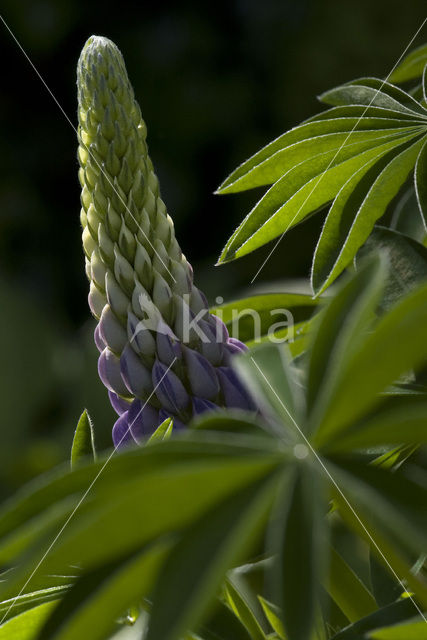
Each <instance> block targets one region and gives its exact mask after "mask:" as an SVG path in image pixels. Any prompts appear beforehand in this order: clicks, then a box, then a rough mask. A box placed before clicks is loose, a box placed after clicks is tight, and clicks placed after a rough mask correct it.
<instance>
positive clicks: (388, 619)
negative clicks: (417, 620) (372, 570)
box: [331, 599, 416, 640]
mask: <svg viewBox="0 0 427 640" xmlns="http://www.w3.org/2000/svg"><path fill="white" fill-rule="evenodd" d="M414 613H416V609H415V607H414V605H413V603H412V602H411V601H410V600H408V599H406V600H400V601H399V602H394V603H393V604H390V605H388V606H386V607H383V608H382V609H379V611H375V613H372V614H371V615H370V616H367V617H366V618H363V619H362V620H359V621H358V622H355V623H354V624H352V625H350V626H349V627H346V628H345V629H343V630H342V631H339V632H338V633H337V634H335V635H334V636H333V637H332V638H331V640H365V639H366V635H365V633H367V632H368V631H372V630H373V629H378V627H382V626H384V625H391V624H393V623H395V622H401V621H402V620H407V619H408V618H412V617H413V616H414ZM399 640H403V638H402V639H399ZM405 640H406V638H405Z"/></svg>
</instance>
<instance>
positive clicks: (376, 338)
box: [312, 285, 427, 447]
mask: <svg viewBox="0 0 427 640" xmlns="http://www.w3.org/2000/svg"><path fill="white" fill-rule="evenodd" d="M426 360H427V286H426V285H423V286H421V287H419V288H417V289H416V290H415V291H413V292H411V293H410V294H409V295H408V296H406V297H405V298H404V299H403V300H401V301H400V302H399V303H398V304H397V305H395V306H394V307H393V308H392V309H391V310H390V311H389V312H388V313H387V314H385V315H384V316H383V317H382V318H381V319H380V320H379V322H378V323H377V325H376V328H375V330H374V331H373V332H372V333H371V334H369V335H368V336H367V337H366V339H365V340H364V342H363V345H361V346H360V348H359V349H357V350H356V351H355V352H354V353H352V354H350V357H348V358H347V360H346V362H345V367H343V370H342V373H341V375H340V378H339V380H336V383H335V385H334V389H333V390H331V392H330V393H329V396H328V397H326V396H324V397H323V399H322V404H318V406H317V407H315V408H314V409H313V415H312V419H313V422H316V423H317V424H321V426H320V427H319V429H318V431H317V433H316V434H315V436H314V442H315V445H316V446H319V447H320V446H324V445H325V444H327V443H328V441H330V440H331V438H333V437H335V436H336V435H337V433H338V432H340V431H342V430H344V429H345V428H347V427H348V426H349V424H351V423H354V422H355V421H356V420H358V419H360V418H361V417H362V416H363V415H364V414H365V413H366V412H367V411H368V410H370V409H371V408H372V407H374V406H375V405H378V403H379V402H380V400H381V397H380V396H379V394H380V393H381V391H384V390H385V388H386V387H387V386H388V385H389V384H391V383H392V382H393V381H395V380H397V379H398V378H399V376H401V375H402V374H404V373H406V372H408V371H409V370H411V369H415V370H416V369H417V368H419V367H420V366H421V365H422V364H424V363H425V361H426ZM355 397H357V403H355V402H354V398H355ZM349 406H351V407H352V410H351V412H349V410H348V408H349Z"/></svg>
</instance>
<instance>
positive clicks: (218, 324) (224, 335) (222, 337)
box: [209, 313, 228, 342]
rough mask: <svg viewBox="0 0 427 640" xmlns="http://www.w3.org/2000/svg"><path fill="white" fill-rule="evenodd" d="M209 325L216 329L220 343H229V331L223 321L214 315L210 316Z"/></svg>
mask: <svg viewBox="0 0 427 640" xmlns="http://www.w3.org/2000/svg"><path fill="white" fill-rule="evenodd" d="M209 323H210V324H212V325H213V326H214V327H215V331H216V335H217V341H218V342H227V340H228V329H227V327H226V326H225V324H224V323H223V321H222V320H221V318H218V316H216V315H215V314H214V313H210V314H209Z"/></svg>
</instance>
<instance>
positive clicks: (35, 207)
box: [0, 0, 424, 493]
mask: <svg viewBox="0 0 427 640" xmlns="http://www.w3.org/2000/svg"><path fill="white" fill-rule="evenodd" d="M406 8H407V10H405V11H403V12H402V11H401V5H400V3H399V4H398V3H397V2H394V1H390V0H377V1H376V2H375V3H372V2H369V1H368V0H358V1H357V2H356V1H353V0H351V1H349V2H345V3H338V2H336V0H325V1H315V0H311V1H310V0H298V1H297V0H294V1H290V0H287V1H282V0H265V1H264V2H263V3H258V2H255V0H230V2H227V3H223V4H222V5H220V6H218V4H215V3H196V2H194V1H192V2H181V3H179V5H178V4H176V3H175V4H174V3H170V4H168V3H162V4H161V5H156V4H155V3H154V4H153V3H139V4H137V3H130V2H123V3H121V5H120V7H118V6H117V7H116V9H113V10H107V9H106V7H105V3H101V2H99V1H98V0H95V1H94V2H91V3H84V4H83V3H82V2H77V1H72V0H32V1H31V2H30V1H29V0H22V1H21V2H19V3H16V2H12V1H11V0H4V2H3V3H2V15H3V17H4V19H5V21H6V22H7V24H8V25H9V27H10V28H11V30H12V31H13V33H14V34H15V35H16V37H17V39H18V40H19V42H20V43H21V44H22V46H23V48H24V49H25V51H26V52H27V53H28V55H29V57H30V58H31V60H32V62H33V63H34V65H35V66H36V68H37V69H38V70H39V72H40V73H41V75H42V76H43V78H44V79H45V81H46V83H47V84H48V86H49V87H50V89H51V90H52V92H53V93H54V94H55V96H56V98H57V99H58V101H59V103H60V104H61V106H62V107H63V108H64V111H65V112H66V113H67V115H68V116H69V117H70V118H71V120H72V122H73V123H74V122H75V120H76V118H75V111H76V102H75V67H76V62H77V58H78V54H79V51H80V48H81V45H82V42H84V41H85V40H86V38H87V37H88V36H89V35H90V34H91V33H100V34H103V35H106V36H108V37H110V38H112V39H113V40H114V41H115V42H117V44H118V45H119V47H120V48H121V50H122V51H123V53H124V55H125V57H126V60H127V65H128V70H129V75H130V77H131V79H132V83H133V85H134V87H135V92H136V95H137V97H138V99H139V100H140V102H141V104H142V110H143V115H144V118H145V119H146V121H147V123H148V129H149V138H148V140H149V145H150V151H151V154H152V157H153V160H154V163H155V165H156V169H157V171H158V174H159V176H160V181H161V185H162V190H163V195H164V198H165V201H166V203H167V204H168V207H169V209H170V211H171V213H172V214H173V216H174V220H175V223H176V227H177V236H178V238H179V239H180V242H181V245H182V247H183V250H184V252H185V253H186V255H187V256H188V258H189V259H190V261H191V262H192V263H193V266H194V267H195V272H196V281H197V283H198V284H199V285H200V286H201V287H202V288H203V289H204V290H205V291H207V293H208V294H209V296H210V299H211V301H212V302H213V301H214V299H215V296H217V295H222V296H223V297H224V298H225V299H230V298H231V297H232V296H233V295H236V294H237V293H238V291H239V290H240V289H241V288H243V287H247V285H248V283H249V281H250V279H251V278H252V276H253V275H254V274H255V272H256V271H257V270H258V268H259V266H260V264H261V263H262V260H263V258H264V256H266V255H267V253H268V251H269V249H270V247H265V248H264V249H261V250H260V251H258V252H256V253H254V254H253V255H251V256H248V257H247V258H245V259H244V260H241V261H239V262H238V263H236V264H233V265H226V266H224V267H222V268H221V269H214V267H213V264H214V263H215V260H216V258H217V256H218V254H219V250H220V249H221V247H222V245H223V244H224V242H225V240H226V239H227V237H228V236H229V235H230V232H231V230H232V229H233V228H234V227H235V226H236V224H237V223H238V222H239V221H240V220H241V218H242V212H244V211H246V210H247V209H248V207H249V206H250V205H251V204H252V203H253V202H255V200H256V198H257V196H258V194H257V193H256V192H254V193H249V194H243V195H242V196H239V197H238V198H235V197H230V198H227V199H225V198H218V197H215V196H213V195H212V192H213V190H214V188H215V187H216V186H217V185H218V184H219V183H220V181H221V180H222V179H223V177H224V175H226V174H227V173H228V172H229V171H230V170H231V169H232V168H234V167H235V166H236V164H238V163H239V162H240V161H241V159H242V158H245V157H247V156H248V155H250V154H252V153H253V152H254V151H255V150H257V149H258V148H259V147H260V146H262V145H263V144H264V143H266V142H268V141H269V140H270V139H272V138H273V137H275V136H276V135H279V134H280V133H281V132H282V131H284V130H285V129H288V128H289V127H291V126H294V125H295V124H297V123H298V122H300V121H301V120H302V119H304V118H306V117H309V116H310V115H312V114H313V113H315V112H316V111H317V110H318V108H319V107H318V105H317V103H316V101H315V99H314V97H313V96H314V95H315V94H316V93H321V92H323V91H325V90H326V89H328V88H330V87H332V86H335V85H337V84H339V83H341V82H344V81H346V80H347V79H348V78H349V77H358V76H361V75H365V74H367V73H369V75H374V76H380V77H381V76H383V75H384V74H385V73H387V71H389V70H390V69H391V68H392V66H393V64H394V63H395V61H396V59H397V57H398V55H399V54H400V52H401V51H402V50H403V48H404V46H405V45H406V44H407V42H408V40H409V38H410V36H411V35H412V34H413V33H414V32H415V30H416V28H417V26H418V25H419V23H420V21H421V19H422V17H423V9H424V2H422V0H413V1H412V2H410V3H408V4H407V7H406ZM420 38H422V36H420ZM414 44H415V45H416V44H417V42H415V43H414ZM0 52H1V55H2V60H4V61H6V63H7V71H8V74H7V76H5V79H4V89H3V92H2V100H1V102H0V123H1V125H0V126H1V159H2V165H1V172H0V308H1V309H2V312H3V313H2V315H1V320H0V322H1V326H0V347H1V354H2V363H3V367H2V373H1V376H2V379H1V401H2V425H1V429H2V447H1V453H0V482H1V486H0V492H2V493H8V492H10V490H11V489H12V488H13V487H14V486H16V485H17V484H19V483H20V482H22V481H24V480H26V479H27V478H28V477H30V476H32V475H35V474H37V473H39V472H40V471H41V470H43V469H45V468H47V467H50V466H52V465H53V464H55V463H56V462H57V461H58V460H59V459H63V458H64V457H65V456H66V452H68V449H69V446H70V444H71V440H72V435H73V430H74V426H75V423H76V419H77V417H78V416H79V415H80V414H81V412H82V410H83V408H84V407H87V408H88V411H89V413H90V415H91V416H92V417H93V418H94V421H95V424H96V425H97V438H98V439H99V440H100V442H99V445H100V446H102V445H103V444H107V443H109V441H110V429H111V424H112V420H113V414H112V412H111V410H110V408H109V403H108V402H107V398H106V394H105V392H104V390H103V388H102V387H101V384H100V383H99V382H98V379H97V375H96V350H95V348H94V347H93V345H92V336H91V332H92V330H93V327H94V323H93V322H92V321H91V320H90V318H89V312H88V309H87V304H86V294H87V283H86V280H85V276H84V270H83V256H82V251H81V243H80V227H79V221H78V213H79V185H78V181H77V161H76V159H75V152H74V149H75V148H76V140H75V133H74V131H73V129H72V127H71V126H70V125H69V123H67V122H66V120H65V118H64V116H63V115H62V114H61V112H60V110H59V109H58V107H57V105H55V103H54V101H53V100H52V98H51V96H49V94H48V92H47V91H46V88H45V87H44V86H43V85H42V83H41V82H40V79H39V78H38V77H37V75H36V73H35V72H34V70H33V69H32V68H31V66H30V65H29V63H28V61H27V60H25V57H24V56H23V54H22V52H21V51H20V50H19V48H18V46H17V45H16V43H15V42H14V41H13V39H12V37H11V35H10V34H9V33H8V31H7V29H6V28H5V27H4V26H3V25H2V37H1V39H0ZM373 52H374V55H373ZM171 107H172V108H171ZM207 219H209V220H215V225H212V224H211V225H210V228H209V234H205V235H204V236H203V240H204V242H203V245H202V244H201V243H200V226H202V229H203V230H204V229H206V220H207ZM320 224H321V220H320V218H319V217H316V216H315V217H313V218H312V219H311V220H309V221H308V222H307V223H305V224H304V225H302V226H300V227H298V228H297V229H295V231H294V232H293V234H292V237H291V239H289V238H288V237H285V238H284V240H283V242H282V243H281V245H280V247H279V249H278V250H277V251H276V252H275V254H274V257H273V258H272V259H271V260H270V261H269V263H268V265H267V266H266V268H265V269H264V270H263V273H262V278H260V280H265V281H268V280H270V279H271V278H272V277H273V274H274V277H278V276H279V277H280V276H281V277H286V278H299V277H306V276H307V274H308V271H309V266H310V256H311V253H312V249H313V248H314V245H315V241H316V238H317V236H318V233H319V230H320Z"/></svg>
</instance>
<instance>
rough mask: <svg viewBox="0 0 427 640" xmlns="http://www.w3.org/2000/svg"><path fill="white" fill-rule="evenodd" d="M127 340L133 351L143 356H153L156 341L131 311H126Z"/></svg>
mask: <svg viewBox="0 0 427 640" xmlns="http://www.w3.org/2000/svg"><path fill="white" fill-rule="evenodd" d="M127 330H128V339H129V342H130V343H131V345H132V347H133V349H134V351H137V352H139V353H141V354H143V355H145V356H153V355H154V354H155V352H156V341H155V340H154V338H153V336H152V335H151V332H150V331H149V330H148V329H147V327H146V326H145V324H144V322H143V321H142V320H140V319H139V318H138V317H137V316H136V315H135V314H134V313H133V312H132V311H128V321H127Z"/></svg>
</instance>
